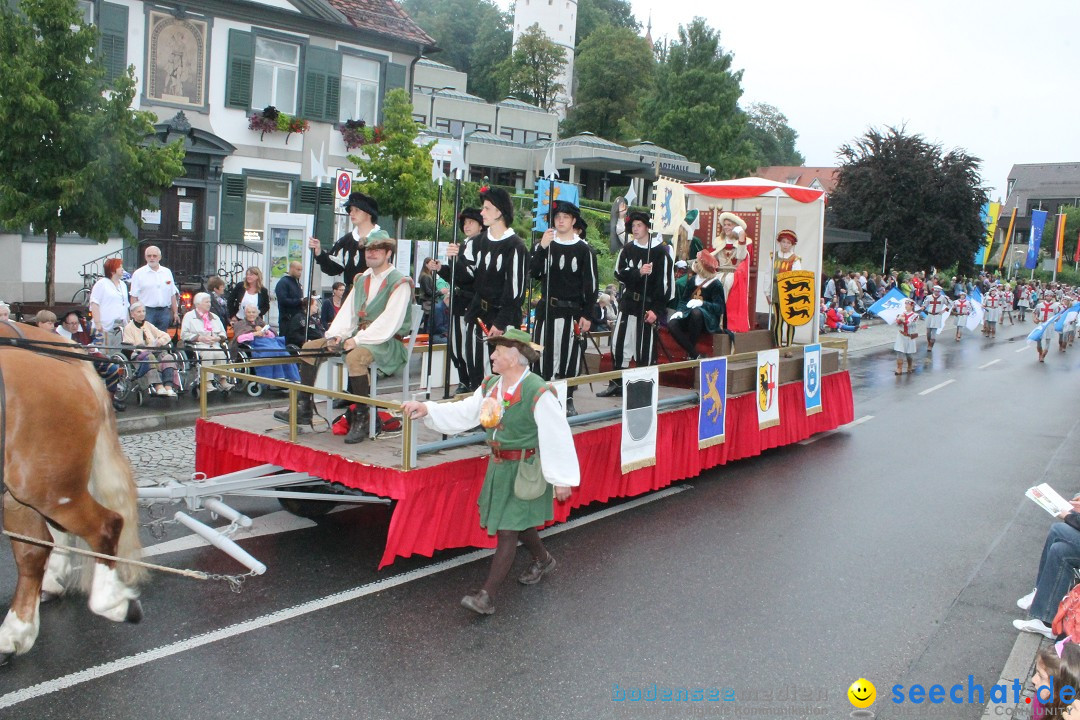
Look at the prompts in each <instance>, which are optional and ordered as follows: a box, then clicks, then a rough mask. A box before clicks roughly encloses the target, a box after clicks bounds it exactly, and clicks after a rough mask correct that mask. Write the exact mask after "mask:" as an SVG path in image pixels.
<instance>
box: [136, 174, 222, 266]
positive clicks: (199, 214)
mask: <svg viewBox="0 0 1080 720" xmlns="http://www.w3.org/2000/svg"><path fill="white" fill-rule="evenodd" d="M205 203H206V191H205V190H204V189H203V188H189V187H176V186H173V187H170V188H169V189H168V190H166V191H165V192H164V193H162V195H161V205H160V207H159V208H158V209H156V210H144V211H143V213H142V220H143V226H142V228H141V229H140V230H139V251H138V257H137V258H136V266H140V265H142V264H143V251H144V250H145V249H146V247H147V246H148V245H156V246H158V247H159V248H161V264H162V265H164V266H165V267H167V268H169V269H170V270H172V272H173V276H174V277H175V278H176V281H177V282H178V283H188V282H190V281H191V279H192V276H198V275H201V274H202V272H203V268H204V267H205V266H204V265H203V260H204V255H205V234H204V233H205V228H204V226H203V224H204V218H205V216H206V206H205Z"/></svg>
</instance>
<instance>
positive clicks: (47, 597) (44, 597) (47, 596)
mask: <svg viewBox="0 0 1080 720" xmlns="http://www.w3.org/2000/svg"><path fill="white" fill-rule="evenodd" d="M61 597H63V596H62V595H61V594H60V593H54V592H49V591H48V590H42V591H41V604H42V605H44V604H45V603H51V602H52V601H53V600H59V599H60V598H61Z"/></svg>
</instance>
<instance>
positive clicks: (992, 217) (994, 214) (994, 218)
mask: <svg viewBox="0 0 1080 720" xmlns="http://www.w3.org/2000/svg"><path fill="white" fill-rule="evenodd" d="M1000 214H1001V203H998V202H992V203H990V214H989V215H988V216H987V218H986V249H985V250H984V251H983V267H986V261H987V260H989V259H990V248H991V247H992V246H993V245H994V233H996V232H997V224H998V215H1000Z"/></svg>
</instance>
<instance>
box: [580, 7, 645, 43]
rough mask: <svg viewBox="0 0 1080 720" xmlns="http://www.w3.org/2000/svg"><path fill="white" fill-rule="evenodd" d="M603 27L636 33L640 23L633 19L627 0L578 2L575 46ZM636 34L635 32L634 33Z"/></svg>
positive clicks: (632, 12)
mask: <svg viewBox="0 0 1080 720" xmlns="http://www.w3.org/2000/svg"><path fill="white" fill-rule="evenodd" d="M604 27H614V28H626V29H627V30H634V31H637V29H638V28H640V27H641V23H639V22H638V21H637V18H636V17H634V10H633V8H631V7H630V3H629V2H628V0H578V16H577V46H578V52H581V46H582V44H583V43H584V42H585V41H586V40H588V39H589V38H590V37H592V34H593V33H594V32H596V31H597V30H600V29H601V28H604ZM635 34H636V32H635Z"/></svg>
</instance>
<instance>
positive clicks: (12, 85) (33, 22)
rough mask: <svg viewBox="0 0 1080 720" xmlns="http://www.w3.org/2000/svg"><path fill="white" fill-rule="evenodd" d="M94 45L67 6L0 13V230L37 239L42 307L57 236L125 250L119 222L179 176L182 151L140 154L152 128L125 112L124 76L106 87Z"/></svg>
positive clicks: (45, 1) (51, 297)
mask: <svg viewBox="0 0 1080 720" xmlns="http://www.w3.org/2000/svg"><path fill="white" fill-rule="evenodd" d="M97 44H98V31H97V28H95V27H93V26H88V25H84V24H83V19H82V13H81V12H79V10H78V8H77V5H76V2H75V0H22V2H20V3H19V6H18V8H17V9H15V8H12V7H11V6H9V4H7V3H4V4H3V5H0V98H2V101H0V167H2V168H3V169H4V171H3V173H0V224H3V225H5V226H8V227H25V226H28V225H29V226H32V227H33V229H34V232H37V233H43V234H44V235H45V237H46V243H47V244H46V254H45V301H46V302H47V303H52V302H54V301H55V278H54V268H55V264H56V238H57V237H58V236H59V235H62V234H66V233H71V232H74V233H78V234H79V235H82V236H84V237H88V238H92V239H94V240H97V241H98V242H105V241H106V240H107V239H108V236H109V235H110V234H114V235H116V234H119V235H120V236H121V237H123V238H124V239H125V240H133V239H134V235H133V234H132V233H131V231H130V230H129V229H128V228H127V227H125V225H124V221H125V220H127V221H130V222H131V223H133V224H138V222H139V214H140V212H141V211H142V210H143V209H144V208H147V207H150V206H151V204H152V203H153V201H154V200H156V199H157V198H158V196H159V195H160V194H161V191H162V190H164V189H165V188H167V187H168V186H169V185H170V184H171V183H172V181H173V179H174V178H175V177H176V176H178V175H180V174H181V173H182V172H183V158H184V149H183V145H182V143H180V142H176V143H173V144H172V145H168V146H160V145H157V146H153V145H149V144H147V138H148V137H151V136H152V135H153V132H154V125H153V123H154V121H155V120H156V118H155V116H154V114H153V113H149V112H137V111H134V110H132V109H131V102H132V100H133V99H134V97H135V78H134V75H133V74H132V70H131V68H128V71H127V72H126V73H124V74H123V75H120V76H119V77H117V78H116V79H115V80H113V81H112V82H108V81H107V80H106V75H105V68H104V66H103V64H102V62H101V58H100V57H97V53H96V50H95V49H96V48H97Z"/></svg>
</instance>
